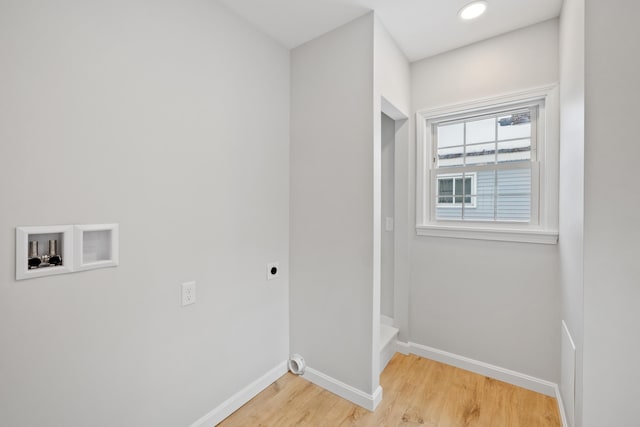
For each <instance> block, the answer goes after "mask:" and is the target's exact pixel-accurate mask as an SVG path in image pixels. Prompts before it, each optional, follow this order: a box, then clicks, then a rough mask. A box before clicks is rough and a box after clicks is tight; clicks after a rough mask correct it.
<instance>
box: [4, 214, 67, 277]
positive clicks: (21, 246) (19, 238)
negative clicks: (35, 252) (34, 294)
mask: <svg viewBox="0 0 640 427" xmlns="http://www.w3.org/2000/svg"><path fill="white" fill-rule="evenodd" d="M37 234H62V246H61V248H60V249H61V250H60V256H62V265H61V266H51V267H46V268H34V269H31V270H29V253H28V251H29V236H33V235H37ZM73 234H74V230H73V226H72V225H50V226H36V227H16V280H25V279H33V278H36V277H44V276H54V275H57V274H68V273H72V272H73V271H74V265H73V263H74V260H75V258H74V254H73V243H74V242H73V240H74V238H73Z"/></svg>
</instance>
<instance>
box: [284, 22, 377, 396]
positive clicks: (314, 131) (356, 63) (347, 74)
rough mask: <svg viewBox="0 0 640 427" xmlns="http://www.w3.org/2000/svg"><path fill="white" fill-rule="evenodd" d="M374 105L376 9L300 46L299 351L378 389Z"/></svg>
mask: <svg viewBox="0 0 640 427" xmlns="http://www.w3.org/2000/svg"><path fill="white" fill-rule="evenodd" d="M372 112H373V14H367V15H365V16H364V17H361V18H359V19H357V20H355V21H352V22H350V23H348V24H346V25H344V26H342V27H340V28H338V29H336V30H334V31H332V32H330V33H328V34H325V35H324V36H321V37H319V38H317V39H315V40H312V41H310V42H308V43H306V44H304V45H302V46H300V47H297V48H295V49H293V50H292V52H291V151H290V153H291V303H290V311H291V350H292V352H297V353H300V354H301V355H302V356H303V357H304V358H305V360H306V362H307V364H308V365H309V366H310V367H312V368H314V369H316V370H318V371H320V372H322V373H324V374H326V375H329V376H330V377H332V378H334V379H337V380H339V381H342V382H344V383H346V384H348V385H350V386H352V387H355V388H357V389H359V390H361V391H363V392H365V393H368V394H371V393H373V392H374V391H375V390H376V389H377V387H378V378H377V373H378V364H377V359H376V361H375V363H374V360H373V349H374V330H373V327H374V325H373V317H374V314H375V313H377V315H378V318H379V310H380V308H379V304H380V300H379V277H378V290H377V292H378V298H377V300H376V298H375V295H374V277H373V276H374V267H373V264H374V210H373V207H374V147H373V137H374V136H373V134H374V119H373V116H372ZM378 114H379V113H378ZM378 156H379V154H378ZM379 215H380V213H379V212H378V217H379ZM378 224H379V223H378ZM378 233H379V231H378ZM378 244H379V243H378ZM378 250H379V246H378ZM378 256H379V251H378ZM378 266H379V264H378ZM374 307H375V313H374ZM375 347H377V341H376V343H375ZM374 367H375V369H374ZM373 372H375V373H376V375H373Z"/></svg>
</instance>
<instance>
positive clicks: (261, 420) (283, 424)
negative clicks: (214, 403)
mask: <svg viewBox="0 0 640 427" xmlns="http://www.w3.org/2000/svg"><path fill="white" fill-rule="evenodd" d="M380 383H381V385H382V387H383V390H384V392H383V399H382V402H381V403H380V405H379V406H378V408H377V409H376V411H374V412H370V411H367V410H365V409H363V408H361V407H359V406H357V405H354V404H353V403H351V402H349V401H347V400H344V399H342V398H340V397H338V396H336V395H334V394H332V393H330V392H328V391H326V390H324V389H322V388H320V387H318V386H316V385H315V384H312V383H310V382H308V381H306V380H305V379H304V378H302V377H298V376H295V375H293V374H290V373H288V374H286V375H284V376H283V377H281V378H280V379H278V381H276V382H275V383H273V384H272V385H270V386H269V387H267V388H266V389H265V390H264V391H263V392H261V393H260V394H258V395H257V396H256V397H255V398H253V399H252V400H251V401H249V402H248V403H247V404H246V405H244V406H243V407H242V408H240V409H238V410H237V411H236V412H235V413H233V414H232V415H231V416H230V417H229V418H227V419H226V420H224V421H223V422H222V423H220V424H219V426H220V427H240V426H252V427H253V426H259V427H287V426H312V427H324V426H326V427H339V426H345V427H346V426H358V427H400V426H402V427H408V426H420V427H559V426H560V425H561V424H560V415H559V413H558V405H557V402H556V399H554V398H552V397H549V396H545V395H542V394H539V393H535V392H533V391H530V390H526V389H523V388H520V387H516V386H513V385H511V384H507V383H503V382H501V381H497V380H494V379H492V378H488V377H485V376H482V375H478V374H474V373H472V372H469V371H465V370H463V369H459V368H455V367H453V366H448V365H445V364H442V363H439V362H435V361H433V360H429V359H424V358H421V357H418V356H415V355H402V354H399V353H397V354H396V355H394V356H393V358H392V359H391V361H390V362H389V364H388V365H387V368H386V369H385V370H384V372H383V373H382V375H381V376H380Z"/></svg>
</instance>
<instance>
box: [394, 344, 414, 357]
mask: <svg viewBox="0 0 640 427" xmlns="http://www.w3.org/2000/svg"><path fill="white" fill-rule="evenodd" d="M396 351H397V352H398V353H401V354H404V355H405V356H406V355H407V354H411V346H410V345H409V343H408V342H402V341H396Z"/></svg>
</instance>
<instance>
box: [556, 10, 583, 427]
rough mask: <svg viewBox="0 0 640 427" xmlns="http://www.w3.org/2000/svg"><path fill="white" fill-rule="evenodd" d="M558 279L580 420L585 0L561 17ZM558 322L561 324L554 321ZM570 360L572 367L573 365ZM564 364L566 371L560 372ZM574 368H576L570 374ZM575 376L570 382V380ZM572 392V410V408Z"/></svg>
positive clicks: (566, 386)
mask: <svg viewBox="0 0 640 427" xmlns="http://www.w3.org/2000/svg"><path fill="white" fill-rule="evenodd" d="M560 117H561V119H560V203H559V207H560V224H559V225H560V228H559V231H560V239H559V243H558V249H559V251H560V284H561V292H562V295H561V296H562V319H564V321H565V323H566V325H567V328H568V330H569V332H570V334H571V338H572V339H573V342H574V343H575V345H576V355H575V360H572V359H573V357H571V356H572V355H571V353H572V351H571V350H572V349H571V348H570V346H569V347H568V348H563V349H562V350H563V353H562V354H563V358H565V359H566V360H565V361H564V366H565V367H564V369H563V372H562V373H561V378H560V390H561V392H562V399H563V401H564V403H565V412H566V414H567V416H568V417H569V422H570V425H573V424H571V420H572V419H573V418H574V413H575V419H576V424H575V425H582V424H581V418H582V417H581V413H582V410H581V395H582V374H581V372H582V348H583V339H582V336H583V267H584V266H583V239H584V0H565V1H564V4H563V7H562V15H561V19H560ZM558 327H560V326H558ZM572 365H575V368H574V369H572ZM565 370H566V371H567V372H565ZM574 372H577V375H575V373H574ZM574 380H575V387H574V385H573V382H574ZM576 392H577V398H576V399H575V401H576V408H577V410H576V411H573V409H572V408H571V402H572V400H573V399H574V397H573V395H574V393H576Z"/></svg>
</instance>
